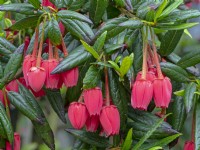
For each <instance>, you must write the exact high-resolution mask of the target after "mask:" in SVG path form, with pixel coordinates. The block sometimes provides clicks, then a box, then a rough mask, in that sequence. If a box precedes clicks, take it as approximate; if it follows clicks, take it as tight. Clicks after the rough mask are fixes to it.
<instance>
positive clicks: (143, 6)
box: [133, 1, 152, 19]
mask: <svg viewBox="0 0 200 150" xmlns="http://www.w3.org/2000/svg"><path fill="white" fill-rule="evenodd" d="M151 5H152V2H151V1H145V2H141V3H140V5H138V6H137V5H135V6H134V5H133V6H134V7H135V8H136V9H137V12H136V16H137V17H139V18H141V19H145V18H146V14H147V13H148V12H149V11H150V10H151Z"/></svg>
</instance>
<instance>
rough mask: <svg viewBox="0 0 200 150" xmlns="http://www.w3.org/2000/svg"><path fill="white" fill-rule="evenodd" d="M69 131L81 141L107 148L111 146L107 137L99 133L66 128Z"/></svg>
mask: <svg viewBox="0 0 200 150" xmlns="http://www.w3.org/2000/svg"><path fill="white" fill-rule="evenodd" d="M66 131H67V132H69V133H71V134H72V135H73V136H75V137H76V138H78V139H80V140H81V141H83V142H85V143H88V144H91V145H93V146H96V147H102V148H106V147H109V146H110V144H109V141H108V139H106V138H105V137H102V136H99V135H98V134H97V133H91V132H87V131H83V130H75V129H66Z"/></svg>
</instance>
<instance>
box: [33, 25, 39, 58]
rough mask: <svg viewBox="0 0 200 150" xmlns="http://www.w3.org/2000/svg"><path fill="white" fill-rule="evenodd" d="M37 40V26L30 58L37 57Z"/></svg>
mask: <svg viewBox="0 0 200 150" xmlns="http://www.w3.org/2000/svg"><path fill="white" fill-rule="evenodd" d="M38 39H39V26H37V27H36V29H35V42H34V46H33V52H32V56H34V57H36V55H37V50H38Z"/></svg>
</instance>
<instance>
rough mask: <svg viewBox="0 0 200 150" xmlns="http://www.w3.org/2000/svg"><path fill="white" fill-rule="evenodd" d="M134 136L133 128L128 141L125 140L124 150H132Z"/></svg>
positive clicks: (128, 135) (127, 138)
mask: <svg viewBox="0 0 200 150" xmlns="http://www.w3.org/2000/svg"><path fill="white" fill-rule="evenodd" d="M132 135H133V129H132V128H131V129H130V130H129V131H128V134H127V136H126V139H125V141H124V143H123V147H122V150H128V149H131V144H132Z"/></svg>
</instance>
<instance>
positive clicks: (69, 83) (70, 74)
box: [61, 67, 78, 87]
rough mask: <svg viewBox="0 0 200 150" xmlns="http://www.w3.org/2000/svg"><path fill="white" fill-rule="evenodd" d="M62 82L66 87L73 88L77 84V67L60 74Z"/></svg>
mask: <svg viewBox="0 0 200 150" xmlns="http://www.w3.org/2000/svg"><path fill="white" fill-rule="evenodd" d="M61 77H62V80H63V82H64V84H65V86H66V87H73V86H76V85H77V82H78V67H76V68H73V69H71V70H68V71H66V72H63V73H61Z"/></svg>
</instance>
